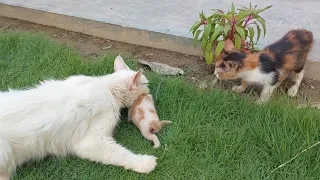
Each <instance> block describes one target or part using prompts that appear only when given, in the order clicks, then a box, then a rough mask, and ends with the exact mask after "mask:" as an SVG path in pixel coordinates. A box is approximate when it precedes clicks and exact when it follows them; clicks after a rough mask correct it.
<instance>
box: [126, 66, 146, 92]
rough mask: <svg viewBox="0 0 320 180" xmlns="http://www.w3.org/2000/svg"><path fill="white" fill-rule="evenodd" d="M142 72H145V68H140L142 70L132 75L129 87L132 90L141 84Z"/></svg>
mask: <svg viewBox="0 0 320 180" xmlns="http://www.w3.org/2000/svg"><path fill="white" fill-rule="evenodd" d="M142 73H143V70H142V69H140V70H139V71H138V72H137V73H136V74H135V75H134V76H133V77H132V80H131V82H130V87H129V89H130V90H132V89H134V88H136V87H137V86H138V85H139V84H140V79H141V76H142Z"/></svg>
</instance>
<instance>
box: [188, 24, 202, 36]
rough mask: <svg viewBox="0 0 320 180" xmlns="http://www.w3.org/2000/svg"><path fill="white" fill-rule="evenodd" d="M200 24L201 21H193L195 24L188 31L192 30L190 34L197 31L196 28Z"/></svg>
mask: <svg viewBox="0 0 320 180" xmlns="http://www.w3.org/2000/svg"><path fill="white" fill-rule="evenodd" d="M200 26H201V23H200V22H197V23H195V24H194V25H193V26H192V27H191V29H190V31H189V33H190V32H192V35H194V33H195V32H196V31H197V29H198V28H199V27H200Z"/></svg>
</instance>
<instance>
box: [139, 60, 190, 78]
mask: <svg viewBox="0 0 320 180" xmlns="http://www.w3.org/2000/svg"><path fill="white" fill-rule="evenodd" d="M139 63H141V64H143V65H146V66H149V67H150V69H151V71H153V72H155V73H158V74H163V75H169V76H175V75H180V74H181V75H183V74H184V71H183V70H182V69H180V68H175V67H172V66H169V65H167V64H162V63H157V62H148V61H144V60H139Z"/></svg>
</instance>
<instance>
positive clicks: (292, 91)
mask: <svg viewBox="0 0 320 180" xmlns="http://www.w3.org/2000/svg"><path fill="white" fill-rule="evenodd" d="M298 89H299V87H298V86H296V85H293V86H292V87H291V88H290V89H289V90H288V95H289V96H290V97H295V96H296V95H297V93H298Z"/></svg>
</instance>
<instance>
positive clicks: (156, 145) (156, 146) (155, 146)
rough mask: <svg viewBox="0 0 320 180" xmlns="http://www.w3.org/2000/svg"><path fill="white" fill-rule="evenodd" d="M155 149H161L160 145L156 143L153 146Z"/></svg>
mask: <svg viewBox="0 0 320 180" xmlns="http://www.w3.org/2000/svg"><path fill="white" fill-rule="evenodd" d="M152 147H153V148H159V147H160V143H158V144H157V143H155V144H154V145H153V146H152Z"/></svg>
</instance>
